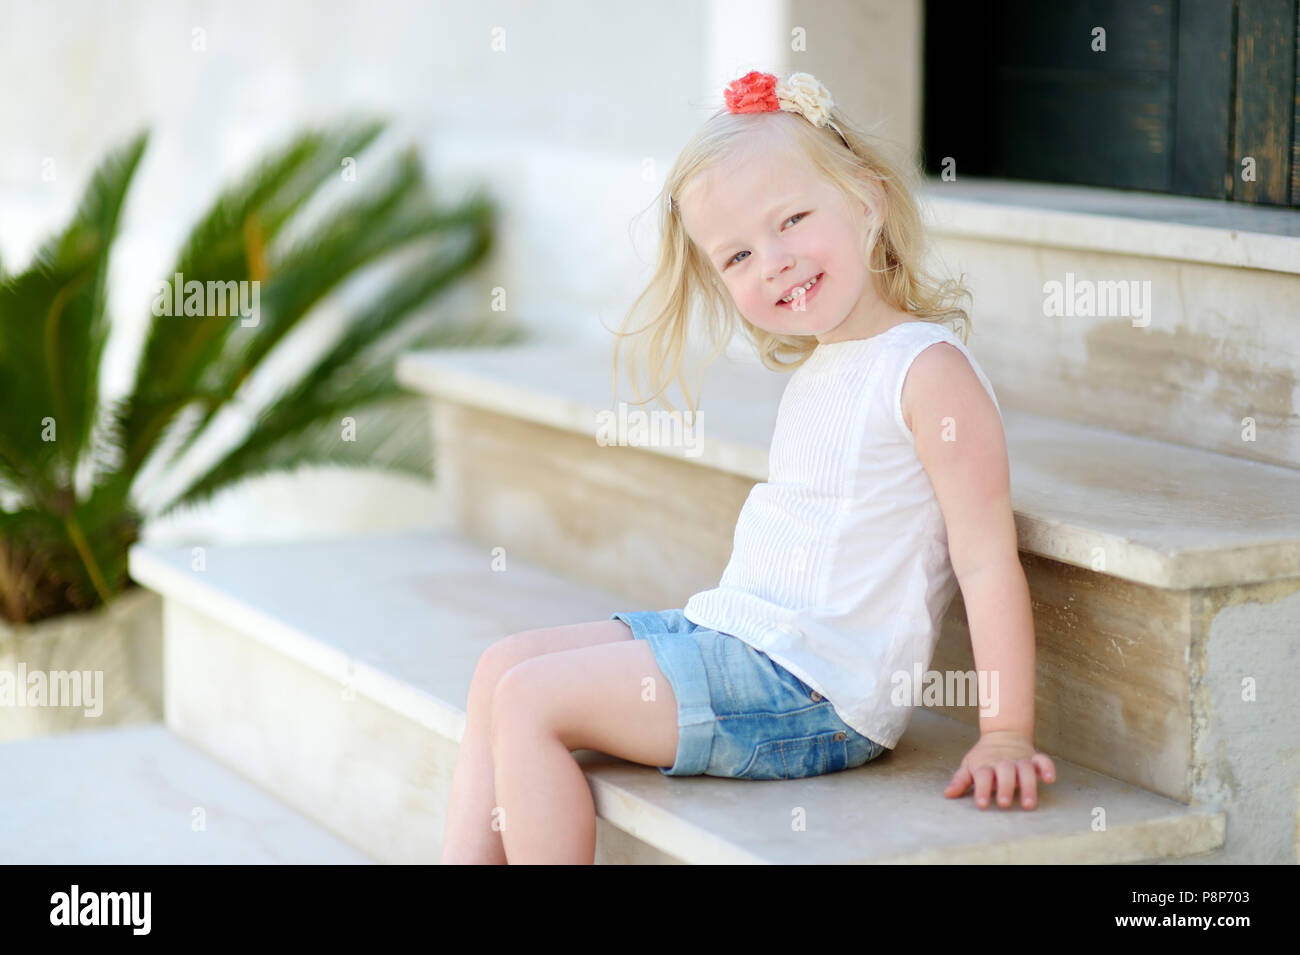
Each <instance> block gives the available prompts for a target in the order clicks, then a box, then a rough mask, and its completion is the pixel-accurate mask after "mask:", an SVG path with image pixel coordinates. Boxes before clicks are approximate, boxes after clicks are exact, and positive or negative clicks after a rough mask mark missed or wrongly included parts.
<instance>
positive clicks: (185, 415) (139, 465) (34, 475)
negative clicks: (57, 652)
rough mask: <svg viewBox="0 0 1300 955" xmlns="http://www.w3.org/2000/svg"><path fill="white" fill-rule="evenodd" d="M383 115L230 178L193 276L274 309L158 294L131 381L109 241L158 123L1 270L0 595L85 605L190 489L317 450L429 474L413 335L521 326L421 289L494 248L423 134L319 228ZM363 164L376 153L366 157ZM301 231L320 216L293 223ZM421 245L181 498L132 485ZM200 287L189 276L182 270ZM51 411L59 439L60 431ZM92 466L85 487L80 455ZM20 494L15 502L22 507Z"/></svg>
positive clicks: (203, 231) (1, 605)
mask: <svg viewBox="0 0 1300 955" xmlns="http://www.w3.org/2000/svg"><path fill="white" fill-rule="evenodd" d="M382 130H383V124H382V123H377V122H349V123H345V124H341V125H340V126H339V127H336V128H335V129H332V130H324V131H320V130H312V131H308V132H305V133H302V134H299V135H297V136H294V137H292V138H291V139H290V140H289V141H288V142H287V143H286V144H284V145H283V146H282V147H281V148H279V149H277V150H275V151H273V152H272V153H271V154H270V155H269V156H268V158H266V159H265V160H264V161H262V162H260V163H258V164H257V165H256V166H255V167H254V168H253V169H252V171H251V172H249V173H248V174H247V175H245V176H243V177H241V178H239V179H238V180H237V181H235V182H234V183H233V184H232V185H230V186H228V187H226V188H224V189H222V190H221V191H220V193H219V195H218V196H217V198H216V200H215V201H214V202H213V203H212V205H211V206H210V207H209V208H208V210H207V211H206V213H205V214H204V215H203V216H201V217H200V218H199V220H198V221H197V223H196V224H195V226H194V227H193V229H192V230H191V231H190V233H189V235H188V237H187V239H186V240H185V242H184V243H183V245H182V247H181V250H180V252H179V255H178V257H177V260H176V265H175V266H174V268H173V269H172V270H171V272H169V273H168V275H167V276H165V281H167V282H170V281H171V280H172V278H173V276H174V275H175V274H176V273H180V274H181V277H182V280H183V281H184V282H186V283H188V282H192V281H197V282H199V283H203V284H206V283H209V282H221V283H230V282H234V283H240V282H248V283H254V282H255V283H257V286H256V287H257V288H258V290H259V299H260V301H259V306H260V307H259V313H258V321H257V323H256V324H255V325H254V326H252V327H244V326H243V325H242V324H241V316H240V315H238V314H235V315H228V314H227V315H207V314H205V315H190V316H186V315H178V316H168V315H160V314H154V315H153V316H152V317H151V320H150V322H149V326H148V329H147V331H146V335H145V341H144V346H143V348H142V350H141V353H140V357H139V361H138V365H137V368H136V373H135V378H134V386H133V388H132V390H131V391H130V392H129V393H128V394H126V395H125V396H124V397H122V398H119V399H116V400H114V401H111V402H108V403H105V404H104V405H103V406H102V407H101V406H99V405H98V404H97V401H96V395H97V391H98V383H99V365H100V361H101V358H102V353H103V346H104V342H105V339H106V331H107V321H106V318H105V316H104V301H105V282H106V276H107V266H108V254H109V248H110V246H111V243H112V239H113V236H114V234H115V232H116V229H117V223H118V219H119V216H120V213H121V210H122V206H123V203H124V201H125V196H126V193H127V190H128V188H129V185H130V181H131V178H132V176H133V174H134V171H135V169H136V167H137V165H138V163H139V161H140V158H141V156H142V154H143V151H144V147H145V143H146V136H145V135H143V134H142V135H140V136H138V137H136V138H135V139H134V140H132V141H131V142H130V143H129V144H128V145H127V146H125V147H124V148H122V149H120V150H118V151H115V152H114V153H112V154H111V155H110V156H109V157H108V158H107V159H106V160H105V161H104V162H103V163H102V164H101V165H100V168H99V169H98V170H97V171H96V173H95V175H94V177H93V178H92V180H91V183H90V184H89V186H88V187H87V189H86V192H85V195H84V197H83V199H82V202H81V204H80V206H79V207H78V211H77V214H76V216H75V217H74V219H73V221H72V223H71V224H70V225H69V226H68V228H67V229H66V230H65V231H64V232H63V233H62V234H61V235H59V236H57V237H55V238H53V239H51V240H49V241H47V242H46V243H45V244H44V245H43V246H42V247H41V248H40V250H39V251H38V253H37V255H36V257H35V261H34V263H33V264H32V266H31V267H30V268H28V269H27V270H26V271H24V272H22V273H21V274H18V275H11V274H8V273H0V407H2V408H4V409H5V411H6V415H5V416H3V418H0V494H3V495H4V497H3V498H0V614H2V615H3V616H4V617H5V618H7V619H10V620H27V621H32V620H37V619H42V618H43V617H46V616H51V615H54V614H57V613H63V612H68V611H70V610H80V609H89V608H90V607H93V606H96V605H98V604H99V603H102V602H105V601H107V600H109V599H110V598H111V597H112V596H113V595H114V594H116V593H120V592H121V591H122V590H123V589H125V588H126V587H127V586H128V585H129V580H128V578H127V572H126V557H127V550H128V548H129V547H130V545H131V544H132V543H133V542H134V541H135V540H137V539H138V537H139V534H140V530H141V527H142V525H143V523H144V521H146V520H148V519H151V518H152V517H156V516H161V515H163V514H167V513H170V512H171V511H172V510H174V509H176V508H178V507H183V506H193V505H196V504H198V503H200V502H202V501H204V500H206V499H208V498H210V497H211V496H212V495H213V494H214V493H216V492H217V491H219V490H221V489H222V488H226V487H229V486H231V485H234V484H237V483H239V482H242V481H244V480H247V479H248V478H250V477H252V476H254V475H257V474H261V473H265V472H267V471H273V470H283V469H291V468H295V467H298V466H299V465H303V464H309V463H310V464H339V465H343V466H358V467H359V466H364V467H371V468H374V467H378V468H384V469H388V470H392V471H400V472H407V473H412V474H423V475H426V476H427V475H428V473H429V468H430V466H431V461H432V454H431V449H430V440H431V434H430V433H429V428H428V427H427V426H426V424H425V423H424V418H423V407H424V402H423V401H422V400H421V399H419V398H415V397H413V396H411V395H409V394H407V393H406V392H404V391H403V390H402V389H401V388H399V387H398V386H397V384H396V382H395V381H394V378H393V364H394V360H395V357H396V355H397V354H398V353H399V352H400V351H401V350H402V349H405V348H412V347H457V346H459V345H487V344H507V343H510V342H512V341H517V340H519V339H520V338H521V337H523V335H522V332H520V331H519V330H518V329H515V328H513V327H508V326H507V327H494V326H492V324H491V323H487V322H483V321H481V320H480V321H479V322H477V323H466V324H464V325H462V326H460V327H456V326H453V325H449V324H447V323H446V322H444V321H441V320H439V319H437V318H435V317H434V316H433V313H431V312H430V311H429V310H428V309H426V308H425V306H426V305H427V304H429V303H430V302H431V300H432V299H433V298H435V297H436V296H437V295H439V294H440V293H442V292H444V291H446V290H447V289H448V288H450V287H452V286H453V285H454V284H455V283H456V282H457V281H458V280H461V279H463V278H464V277H465V276H466V275H467V274H468V273H469V272H470V271H471V270H472V269H474V268H475V267H476V266H477V265H478V264H479V263H480V262H481V261H482V260H483V258H484V257H485V256H486V255H487V254H488V252H489V250H490V249H491V246H492V229H493V219H494V210H493V208H492V205H491V203H490V202H489V201H488V200H487V198H486V197H484V196H481V195H480V196H475V197H473V198H471V199H469V200H468V201H465V202H462V203H461V204H459V205H458V206H456V207H454V208H439V207H438V206H437V205H436V204H435V203H434V202H433V200H432V198H431V196H430V194H429V190H428V186H427V182H426V180H425V176H424V173H423V170H422V169H421V166H420V164H419V162H418V160H417V158H416V156H415V153H414V152H413V151H411V150H408V151H406V152H405V153H403V154H402V155H400V156H399V157H398V158H397V160H396V161H395V162H393V163H391V164H390V165H389V166H386V167H385V166H378V165H376V166H374V169H375V170H376V171H375V172H374V173H373V174H368V175H367V176H366V177H365V179H364V181H363V182H359V183H358V184H357V186H356V188H355V190H351V189H350V188H348V187H346V186H345V187H343V188H342V192H344V193H352V194H350V195H348V197H347V200H346V201H344V202H341V203H334V204H331V205H327V206H325V208H324V212H323V214H322V216H321V218H320V220H319V221H318V222H312V223H311V224H310V226H309V227H300V226H303V223H304V220H303V218H302V214H303V210H304V209H306V208H307V207H309V206H310V205H311V204H312V202H313V200H315V199H316V198H318V197H320V196H321V195H322V193H323V191H324V187H325V186H326V185H327V184H330V183H332V182H333V181H335V177H336V176H338V175H339V171H340V167H341V165H342V162H343V160H345V159H346V158H348V157H357V156H358V155H359V154H360V153H362V152H363V151H364V150H366V149H367V148H368V147H369V146H370V145H371V143H372V142H373V141H374V140H375V139H376V138H377V137H378V136H379V134H380V133H381V132H382ZM366 168H368V169H369V168H371V167H370V164H369V163H367V166H366ZM294 236H302V237H301V238H296V237H294ZM399 252H400V253H402V254H403V257H404V258H405V257H406V253H408V252H417V253H418V255H417V256H415V257H414V258H413V259H412V261H413V262H414V265H412V266H411V267H409V268H407V269H405V270H404V271H401V272H399V273H396V275H395V276H390V275H389V274H388V273H387V272H380V273H378V274H381V275H383V276H384V278H383V279H382V280H381V281H380V282H379V283H378V284H379V285H380V286H381V287H380V289H379V291H378V292H377V293H376V294H375V295H374V296H373V298H372V300H371V301H370V302H368V303H367V304H366V305H365V306H364V307H362V308H360V309H358V310H357V311H356V313H355V314H353V315H351V316H350V320H349V321H348V323H347V324H346V325H345V326H344V328H343V330H342V332H341V333H340V334H339V335H338V337H337V340H336V341H335V342H334V343H333V344H332V346H330V347H329V348H327V349H326V350H325V351H324V352H323V353H322V355H321V356H320V357H319V358H317V359H316V360H315V361H314V362H313V363H312V364H311V366H310V367H309V368H308V369H307V370H306V371H305V372H304V373H302V374H300V375H297V376H295V377H294V378H293V379H292V380H290V381H289V382H287V384H286V386H285V387H284V388H283V389H282V390H281V393H280V394H279V395H278V396H277V397H275V398H274V399H273V400H272V401H270V402H269V403H267V405H266V407H264V408H263V409H261V410H260V412H259V413H258V416H257V421H256V425H255V427H254V428H253V429H252V430H251V431H250V433H249V434H248V435H247V436H246V437H245V438H244V439H243V440H242V441H241V442H238V443H237V444H236V446H235V447H234V448H232V449H231V450H230V451H228V452H227V453H226V454H224V455H223V456H222V457H221V458H220V460H219V461H217V462H216V464H215V465H213V466H212V467H210V468H208V469H206V471H205V472H204V473H202V474H201V475H199V476H198V477H197V478H196V479H195V480H194V481H193V483H192V484H191V486H190V487H188V488H187V489H186V490H185V491H184V492H183V493H182V494H180V495H179V496H177V497H176V498H175V499H174V500H173V501H172V502H171V503H170V504H169V505H168V507H167V508H166V509H165V510H163V511H161V512H158V513H157V514H153V515H141V514H140V513H139V512H138V510H137V508H136V506H135V504H134V503H133V496H138V495H139V493H140V492H142V491H144V490H146V489H144V488H142V487H140V486H138V485H139V483H140V482H139V479H140V475H141V473H142V471H143V470H144V468H145V466H146V465H147V464H151V463H154V462H155V461H156V463H158V464H159V465H161V466H163V469H164V470H165V469H167V468H169V467H170V466H171V465H172V464H174V463H175V462H176V461H177V459H178V458H179V457H180V456H181V455H182V454H184V452H185V451H186V450H187V449H189V448H190V447H191V446H192V445H193V443H194V442H195V441H196V440H197V439H198V438H199V437H200V436H202V435H203V434H205V433H207V430H208V426H209V425H210V424H211V422H212V419H213V418H214V416H215V415H216V414H218V413H219V412H220V411H221V410H222V409H223V408H225V407H226V406H227V405H228V404H229V402H231V401H232V400H234V399H236V397H237V396H239V395H241V393H242V391H243V389H244V386H245V383H246V382H247V380H248V379H249V378H250V377H251V376H252V375H253V374H255V373H256V372H257V370H258V369H259V368H260V367H261V366H262V365H263V363H264V362H266V361H269V360H271V359H272V357H273V356H274V355H275V354H277V353H278V350H277V346H278V345H280V344H281V343H283V341H284V339H285V338H286V337H287V336H288V335H289V334H290V333H291V332H292V331H293V330H294V329H295V328H297V327H300V326H301V325H302V323H304V322H307V321H309V320H310V319H311V318H312V316H313V315H314V314H315V312H316V306H317V305H319V304H320V303H321V302H322V301H324V300H325V299H326V298H328V297H329V296H330V295H331V293H333V292H334V291H335V290H336V289H337V288H338V287H339V286H341V285H342V284H343V283H344V282H347V281H348V280H349V279H350V278H351V277H352V276H354V275H357V274H359V273H361V272H362V271H363V270H367V269H369V268H371V267H375V268H377V269H378V268H381V267H382V266H383V265H384V263H385V261H386V259H387V257H388V256H390V255H392V254H395V253H399ZM183 291H184V290H183ZM46 422H53V424H54V429H55V432H56V433H57V437H56V438H55V439H54V440H49V438H50V436H51V434H50V433H48V432H43V430H42V425H43V424H44V423H46ZM79 463H84V464H88V465H89V472H90V474H91V486H90V491H89V493H84V492H83V493H82V494H81V495H80V496H79V495H78V491H77V488H76V486H75V482H74V480H73V478H74V475H76V474H77V466H78V464H79ZM5 507H7V508H9V510H8V511H6V510H4V508H5Z"/></svg>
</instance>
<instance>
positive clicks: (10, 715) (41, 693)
mask: <svg viewBox="0 0 1300 955" xmlns="http://www.w3.org/2000/svg"><path fill="white" fill-rule="evenodd" d="M162 702H163V695H162V598H161V597H159V596H158V594H156V593H154V592H153V591H151V590H148V589H146V588H143V587H132V588H130V589H129V590H127V591H126V592H125V593H123V594H122V595H120V596H118V597H117V598H116V599H114V600H113V601H112V602H111V603H109V604H107V605H106V606H103V607H100V608H98V609H96V610H92V611H89V612H87V613H79V614H65V615H63V616H61V617H54V618H51V619H49V620H42V621H40V622H38V623H35V624H31V625H26V626H14V625H11V624H8V623H5V622H0V742H3V741H7V740H16V739H27V738H30V737H36V736H47V735H50V734H53V733H65V732H70V731H73V730H82V729H98V728H101V727H106V726H117V725H124V724H129V723H149V722H160V721H161V720H162Z"/></svg>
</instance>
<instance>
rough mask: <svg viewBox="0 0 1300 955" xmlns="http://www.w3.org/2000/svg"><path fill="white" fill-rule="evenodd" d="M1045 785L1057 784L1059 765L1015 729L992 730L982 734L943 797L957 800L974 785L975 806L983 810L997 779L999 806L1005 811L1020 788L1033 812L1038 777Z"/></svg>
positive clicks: (1023, 798)
mask: <svg viewBox="0 0 1300 955" xmlns="http://www.w3.org/2000/svg"><path fill="white" fill-rule="evenodd" d="M1039 775H1042V777H1043V782H1045V783H1051V782H1055V781H1056V765H1055V764H1054V763H1053V762H1052V758H1051V757H1050V756H1048V755H1047V754H1046V753H1036V752H1034V742H1033V740H1031V739H1027V738H1026V737H1025V736H1024V734H1023V733H1017V732H1016V731H1014V730H993V731H990V732H988V733H985V734H983V735H982V736H981V737H980V739H979V742H978V743H976V744H975V745H974V746H972V747H971V748H970V752H968V753H967V754H966V756H965V757H964V758H963V759H962V761H961V766H960V767H959V768H958V770H957V772H956V773H955V774H954V775H953V777H952V780H951V781H950V782H949V783H948V788H947V789H945V790H944V791H943V794H944V795H945V796H947V797H948V798H949V799H955V798H957V797H959V796H962V795H964V794H965V793H966V790H967V788H968V787H969V786H970V784H971V783H972V782H974V783H975V804H976V805H977V806H979V807H980V808H981V809H987V808H988V805H989V793H990V791H991V790H992V789H993V780H994V777H995V776H996V778H997V784H998V805H1000V806H1001V807H1002V808H1003V809H1006V808H1007V807H1009V806H1010V805H1011V801H1012V800H1013V799H1014V798H1015V795H1016V784H1017V780H1019V785H1020V804H1021V805H1022V806H1023V807H1024V808H1026V809H1033V808H1034V807H1035V806H1036V805H1037V804H1038V776H1039Z"/></svg>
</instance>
